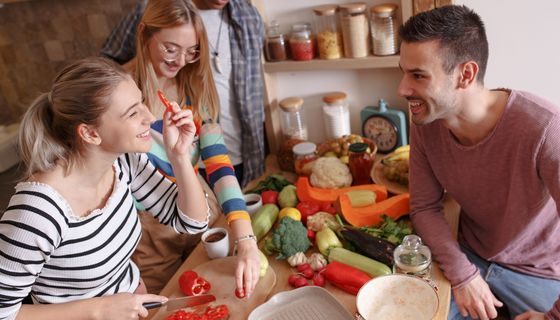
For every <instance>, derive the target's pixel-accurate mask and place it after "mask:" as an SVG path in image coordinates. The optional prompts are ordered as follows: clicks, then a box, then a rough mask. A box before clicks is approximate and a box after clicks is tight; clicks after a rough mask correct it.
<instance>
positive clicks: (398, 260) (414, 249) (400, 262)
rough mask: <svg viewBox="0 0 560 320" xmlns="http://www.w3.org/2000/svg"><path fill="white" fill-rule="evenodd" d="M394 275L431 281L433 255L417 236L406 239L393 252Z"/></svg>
mask: <svg viewBox="0 0 560 320" xmlns="http://www.w3.org/2000/svg"><path fill="white" fill-rule="evenodd" d="M393 258H394V259H393V260H394V264H393V273H402V274H408V275H413V276H417V277H420V278H422V279H424V280H428V281H430V280H431V278H432V277H431V265H432V254H431V252H430V249H429V248H428V247H427V246H425V245H423V244H422V239H420V237H419V236H417V235H415V234H410V235H407V236H405V237H404V239H403V242H402V244H401V245H399V246H398V247H397V248H396V249H395V251H394V252H393Z"/></svg>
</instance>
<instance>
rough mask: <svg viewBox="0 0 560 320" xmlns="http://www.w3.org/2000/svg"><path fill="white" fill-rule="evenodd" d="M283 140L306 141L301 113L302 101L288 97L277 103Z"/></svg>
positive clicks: (302, 114) (305, 127) (305, 129)
mask: <svg viewBox="0 0 560 320" xmlns="http://www.w3.org/2000/svg"><path fill="white" fill-rule="evenodd" d="M279 105H280V110H281V112H280V114H281V119H280V120H281V121H280V126H281V128H282V134H283V136H284V139H300V140H307V125H306V123H305V116H304V113H303V99H302V98H299V97H290V98H286V99H283V100H282V101H280V103H279Z"/></svg>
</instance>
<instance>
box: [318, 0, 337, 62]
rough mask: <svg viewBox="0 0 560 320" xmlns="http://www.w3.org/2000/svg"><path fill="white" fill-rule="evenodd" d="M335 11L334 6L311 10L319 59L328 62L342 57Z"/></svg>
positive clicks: (335, 7)
mask: <svg viewBox="0 0 560 320" xmlns="http://www.w3.org/2000/svg"><path fill="white" fill-rule="evenodd" d="M336 10H337V6H336V5H323V6H318V7H315V8H313V12H314V13H315V15H314V21H315V32H316V34H317V47H319V58H320V59H328V60H330V59H339V58H341V57H342V34H341V32H340V30H338V26H337V21H336Z"/></svg>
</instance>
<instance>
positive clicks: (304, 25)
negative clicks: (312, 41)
mask: <svg viewBox="0 0 560 320" xmlns="http://www.w3.org/2000/svg"><path fill="white" fill-rule="evenodd" d="M302 30H307V31H311V23H309V22H297V23H294V24H292V31H293V32H297V31H302Z"/></svg>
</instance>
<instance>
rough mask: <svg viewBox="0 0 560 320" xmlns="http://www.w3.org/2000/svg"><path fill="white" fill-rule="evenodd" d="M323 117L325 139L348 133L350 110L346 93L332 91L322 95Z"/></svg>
mask: <svg viewBox="0 0 560 320" xmlns="http://www.w3.org/2000/svg"><path fill="white" fill-rule="evenodd" d="M323 102H324V104H323V118H324V120H325V134H326V136H327V139H333V138H340V137H342V136H344V135H348V134H350V110H349V106H348V101H347V100H346V93H344V92H332V93H329V94H327V95H325V96H324V97H323Z"/></svg>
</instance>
